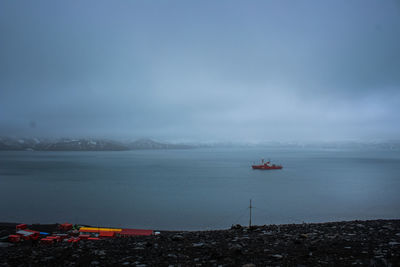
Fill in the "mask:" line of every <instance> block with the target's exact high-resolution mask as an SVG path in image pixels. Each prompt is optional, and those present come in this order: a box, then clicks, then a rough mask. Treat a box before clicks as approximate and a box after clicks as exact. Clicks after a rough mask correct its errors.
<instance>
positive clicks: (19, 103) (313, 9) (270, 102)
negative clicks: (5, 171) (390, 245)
mask: <svg viewBox="0 0 400 267" xmlns="http://www.w3.org/2000/svg"><path fill="white" fill-rule="evenodd" d="M0 136H20V137H50V138H59V137H95V138H115V139H135V138H143V137H148V138H154V139H157V140H164V141H232V142H253V141H256V142H257V141H341V140H365V141H368V140H394V139H396V140H397V139H399V136H400V1H399V0H384V1H382V0H375V1H371V0H358V1H356V0H343V1H341V0H335V1H319V0H315V1H311V0H300V1H278V0H276V1H273V0H265V1H252V0H250V1H249V0H246V1H234V0H232V1H224V0H219V1H213V0H204V1H176V0H170V1H161V0H160V1H151V0H149V1H144V0H137V1H133V0H132V1H129V0H114V1H98V0H96V1H76V0H75V1H74V0H73V1H57V0H48V1H41V0H37V1H14V0H2V1H1V2H0Z"/></svg>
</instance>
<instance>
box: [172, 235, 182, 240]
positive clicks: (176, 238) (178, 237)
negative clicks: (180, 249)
mask: <svg viewBox="0 0 400 267" xmlns="http://www.w3.org/2000/svg"><path fill="white" fill-rule="evenodd" d="M172 240H174V241H182V240H183V236H181V235H174V236H173V237H172Z"/></svg>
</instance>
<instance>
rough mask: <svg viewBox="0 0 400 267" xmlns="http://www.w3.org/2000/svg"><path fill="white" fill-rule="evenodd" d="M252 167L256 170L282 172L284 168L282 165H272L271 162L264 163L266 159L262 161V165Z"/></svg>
mask: <svg viewBox="0 0 400 267" xmlns="http://www.w3.org/2000/svg"><path fill="white" fill-rule="evenodd" d="M251 167H252V168H253V169H255V170H256V169H257V170H280V169H282V168H283V167H282V165H275V164H271V162H270V161H267V162H265V163H264V159H262V161H261V164H260V165H251Z"/></svg>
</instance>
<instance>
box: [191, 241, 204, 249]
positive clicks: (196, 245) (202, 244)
mask: <svg viewBox="0 0 400 267" xmlns="http://www.w3.org/2000/svg"><path fill="white" fill-rule="evenodd" d="M193 247H195V248H201V247H204V243H201V242H200V243H193Z"/></svg>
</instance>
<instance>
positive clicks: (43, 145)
mask: <svg viewBox="0 0 400 267" xmlns="http://www.w3.org/2000/svg"><path fill="white" fill-rule="evenodd" d="M188 148H192V146H188V145H181V144H168V143H160V142H155V141H153V140H150V139H140V140H137V141H134V142H125V143H124V142H117V141H111V140H103V139H59V140H48V139H38V138H18V139H17V138H9V137H3V138H0V150H16V151H18V150H35V151H123V150H138V149H188Z"/></svg>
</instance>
